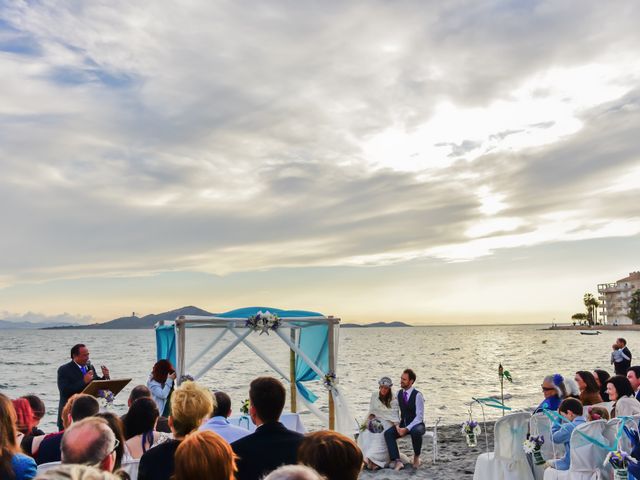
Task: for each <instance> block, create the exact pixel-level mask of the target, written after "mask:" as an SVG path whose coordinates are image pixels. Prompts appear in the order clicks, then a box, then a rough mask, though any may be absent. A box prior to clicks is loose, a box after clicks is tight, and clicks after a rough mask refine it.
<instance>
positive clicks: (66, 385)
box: [58, 343, 110, 430]
mask: <svg viewBox="0 0 640 480" xmlns="http://www.w3.org/2000/svg"><path fill="white" fill-rule="evenodd" d="M100 369H101V370H102V377H100V376H98V374H97V372H96V369H95V367H94V366H93V365H91V362H90V361H89V349H88V348H87V347H86V345H84V344H82V343H78V344H77V345H74V346H73V347H72V348H71V361H70V362H69V363H65V364H64V365H61V366H60V367H59V368H58V390H59V391H60V403H59V404H58V428H59V429H60V430H62V429H63V428H64V427H63V426H62V418H61V417H60V415H61V413H62V409H63V408H64V406H65V405H66V403H67V400H69V397H71V395H73V394H75V393H80V392H82V391H83V390H84V389H85V387H86V386H87V385H88V384H90V383H91V382H92V381H93V380H109V379H110V376H109V369H108V368H107V367H105V366H104V365H103V366H101V367H100Z"/></svg>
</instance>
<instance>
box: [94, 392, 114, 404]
mask: <svg viewBox="0 0 640 480" xmlns="http://www.w3.org/2000/svg"><path fill="white" fill-rule="evenodd" d="M97 397H98V402H100V406H101V407H103V408H111V407H113V400H114V399H115V398H116V396H115V395H114V394H113V392H112V391H111V390H98V395H97Z"/></svg>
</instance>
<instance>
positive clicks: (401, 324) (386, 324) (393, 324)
mask: <svg viewBox="0 0 640 480" xmlns="http://www.w3.org/2000/svg"><path fill="white" fill-rule="evenodd" d="M412 326H413V325H409V324H407V323H404V322H375V323H368V324H365V325H360V324H358V323H342V324H340V327H341V328H376V327H412Z"/></svg>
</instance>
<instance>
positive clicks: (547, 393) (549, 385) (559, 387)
mask: <svg viewBox="0 0 640 480" xmlns="http://www.w3.org/2000/svg"><path fill="white" fill-rule="evenodd" d="M541 387H542V394H543V395H544V400H543V401H542V402H541V403H540V405H538V408H536V410H535V411H536V412H541V411H542V410H545V409H546V410H558V407H559V406H560V402H562V399H563V398H565V397H566V396H567V390H566V387H565V386H564V378H563V377H562V375H560V374H559V373H556V374H555V375H547V376H546V377H544V380H543V381H542V385H541Z"/></svg>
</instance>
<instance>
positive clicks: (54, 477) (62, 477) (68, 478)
mask: <svg viewBox="0 0 640 480" xmlns="http://www.w3.org/2000/svg"><path fill="white" fill-rule="evenodd" d="M37 478H38V480H120V477H118V476H116V475H114V474H113V473H110V472H105V471H104V470H100V469H98V468H95V467H89V466H87V465H59V466H56V467H54V468H50V469H48V470H45V471H44V472H42V473H39V474H38V477H37Z"/></svg>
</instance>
